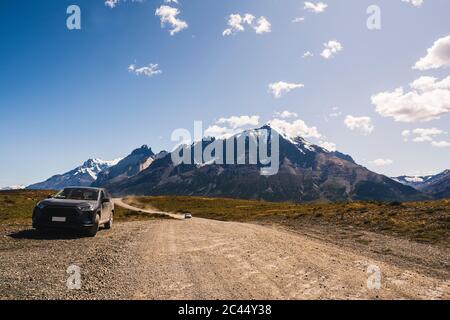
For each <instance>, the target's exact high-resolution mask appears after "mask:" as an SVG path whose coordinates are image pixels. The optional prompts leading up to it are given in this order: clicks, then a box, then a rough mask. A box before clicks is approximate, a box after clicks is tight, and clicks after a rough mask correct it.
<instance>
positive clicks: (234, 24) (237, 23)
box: [222, 13, 272, 36]
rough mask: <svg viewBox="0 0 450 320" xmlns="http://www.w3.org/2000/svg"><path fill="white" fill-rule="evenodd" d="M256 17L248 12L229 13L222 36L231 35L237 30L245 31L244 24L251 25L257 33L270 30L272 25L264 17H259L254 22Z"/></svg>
mask: <svg viewBox="0 0 450 320" xmlns="http://www.w3.org/2000/svg"><path fill="white" fill-rule="evenodd" d="M255 19H256V17H255V16H254V15H252V14H250V13H246V14H245V15H243V16H242V15H240V14H238V13H234V14H230V15H229V16H228V27H229V28H227V29H225V30H224V31H223V33H222V35H223V36H231V35H233V34H236V33H238V32H243V31H245V25H248V26H252V28H253V29H254V30H255V32H256V33H257V34H263V33H268V32H271V31H272V30H271V28H272V25H271V24H270V22H269V20H267V18H266V17H263V16H261V17H259V18H258V19H257V20H256V24H254V22H255Z"/></svg>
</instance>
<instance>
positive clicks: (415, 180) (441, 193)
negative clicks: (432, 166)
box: [392, 170, 450, 198]
mask: <svg viewBox="0 0 450 320" xmlns="http://www.w3.org/2000/svg"><path fill="white" fill-rule="evenodd" d="M392 179H394V180H395V181H398V182H400V183H403V184H404V185H407V186H410V187H413V188H415V189H417V190H419V191H422V192H425V193H427V194H430V195H432V196H433V197H435V198H449V197H450V170H445V171H443V172H441V173H438V174H435V175H428V176H400V177H395V178H392Z"/></svg>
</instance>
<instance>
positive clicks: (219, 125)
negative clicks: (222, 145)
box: [205, 115, 260, 139]
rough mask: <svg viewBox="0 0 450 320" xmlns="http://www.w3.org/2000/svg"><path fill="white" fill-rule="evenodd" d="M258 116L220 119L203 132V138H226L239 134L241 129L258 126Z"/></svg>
mask: <svg viewBox="0 0 450 320" xmlns="http://www.w3.org/2000/svg"><path fill="white" fill-rule="evenodd" d="M259 118H260V117H259V116H256V115H255V116H232V117H229V118H220V119H219V120H217V121H216V122H215V123H214V124H213V125H211V126H209V127H208V128H207V129H206V130H205V136H209V137H215V138H221V139H223V138H228V137H231V136H233V135H235V134H237V133H239V132H240V131H241V130H242V128H243V127H246V126H252V127H255V126H257V125H259Z"/></svg>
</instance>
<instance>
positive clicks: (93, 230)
mask: <svg viewBox="0 0 450 320" xmlns="http://www.w3.org/2000/svg"><path fill="white" fill-rule="evenodd" d="M99 225H100V215H99V214H96V215H95V221H94V225H93V226H92V227H90V228H89V230H88V231H87V236H88V237H95V236H96V235H97V232H98V228H99Z"/></svg>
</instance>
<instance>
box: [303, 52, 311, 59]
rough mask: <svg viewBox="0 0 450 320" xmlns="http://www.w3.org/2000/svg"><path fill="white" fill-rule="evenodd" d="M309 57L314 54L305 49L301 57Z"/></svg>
mask: <svg viewBox="0 0 450 320" xmlns="http://www.w3.org/2000/svg"><path fill="white" fill-rule="evenodd" d="M311 57H314V54H312V53H311V52H309V51H306V52H305V53H304V54H303V58H311Z"/></svg>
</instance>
